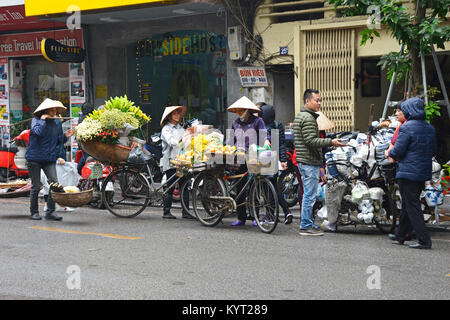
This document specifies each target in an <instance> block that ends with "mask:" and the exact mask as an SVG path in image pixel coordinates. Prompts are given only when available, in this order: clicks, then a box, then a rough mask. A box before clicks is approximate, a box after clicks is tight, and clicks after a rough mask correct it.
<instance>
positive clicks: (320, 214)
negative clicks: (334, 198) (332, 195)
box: [317, 206, 328, 219]
mask: <svg viewBox="0 0 450 320" xmlns="http://www.w3.org/2000/svg"><path fill="white" fill-rule="evenodd" d="M317 216H318V217H319V218H320V219H326V218H327V217H328V215H327V206H323V207H322V208H320V210H319V211H317Z"/></svg>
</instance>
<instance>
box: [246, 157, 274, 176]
mask: <svg viewBox="0 0 450 320" xmlns="http://www.w3.org/2000/svg"><path fill="white" fill-rule="evenodd" d="M246 163H247V169H248V171H249V172H250V173H252V174H258V175H265V176H271V175H274V174H276V173H277V171H278V153H277V152H273V151H263V152H261V153H259V154H258V156H257V157H250V156H249V155H247V157H246Z"/></svg>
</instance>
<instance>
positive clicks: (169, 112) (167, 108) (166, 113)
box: [159, 106, 187, 127]
mask: <svg viewBox="0 0 450 320" xmlns="http://www.w3.org/2000/svg"><path fill="white" fill-rule="evenodd" d="M180 108H182V109H183V113H182V115H181V117H184V115H185V114H186V111H187V108H186V107H185V106H171V107H166V108H165V109H164V113H163V115H162V117H161V122H160V123H159V124H160V125H161V127H162V126H163V124H164V120H166V118H167V117H168V116H169V114H171V113H172V112H174V111H175V110H177V109H180Z"/></svg>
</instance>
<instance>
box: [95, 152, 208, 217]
mask: <svg viewBox="0 0 450 320" xmlns="http://www.w3.org/2000/svg"><path fill="white" fill-rule="evenodd" d="M149 156H150V157H152V154H149ZM200 170H203V167H202V166H200V167H198V166H197V167H195V168H191V169H189V170H184V171H183V174H180V172H179V171H177V173H175V174H174V175H172V176H171V177H167V180H166V181H164V182H163V183H157V182H156V181H155V180H154V173H153V170H152V166H151V165H150V164H149V161H146V162H145V163H131V162H120V163H117V164H116V165H115V166H114V167H113V170H112V171H111V173H110V174H109V175H108V176H107V177H106V178H105V181H104V183H103V184H102V190H101V193H102V199H103V201H104V205H105V207H106V209H108V211H109V212H111V213H112V214H113V215H115V216H117V217H121V218H133V217H136V216H137V215H139V214H140V213H142V211H144V210H145V208H146V207H147V206H153V207H162V206H163V200H164V197H167V196H171V195H170V194H169V190H171V189H172V188H173V187H174V186H175V185H176V184H177V183H179V182H180V180H181V179H182V178H183V177H185V178H186V181H185V183H184V184H183V185H182V187H181V190H184V189H186V188H187V186H186V185H187V183H188V182H189V181H190V178H193V177H195V175H196V174H197V172H199V171H200ZM107 186H108V187H107ZM182 199H183V198H182ZM182 205H184V206H186V207H188V206H189V204H184V202H182ZM188 213H189V214H191V215H192V212H191V211H189V210H188Z"/></svg>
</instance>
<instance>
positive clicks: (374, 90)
mask: <svg viewBox="0 0 450 320" xmlns="http://www.w3.org/2000/svg"><path fill="white" fill-rule="evenodd" d="M378 61H379V60H377V59H361V75H360V78H361V95H362V96H363V97H379V96H381V67H380V66H378V65H377V64H378Z"/></svg>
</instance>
